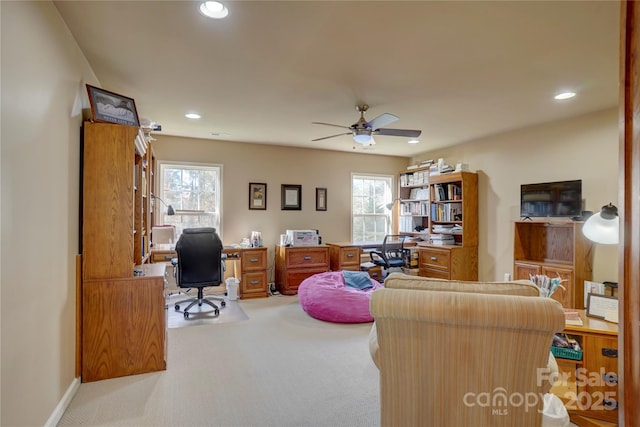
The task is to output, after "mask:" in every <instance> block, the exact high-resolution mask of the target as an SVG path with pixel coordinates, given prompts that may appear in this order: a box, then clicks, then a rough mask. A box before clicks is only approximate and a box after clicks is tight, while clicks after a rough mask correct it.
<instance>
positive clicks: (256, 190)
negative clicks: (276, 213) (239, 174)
mask: <svg viewBox="0 0 640 427" xmlns="http://www.w3.org/2000/svg"><path fill="white" fill-rule="evenodd" d="M249 209H253V210H266V209H267V184H265V183H263V182H250V183H249Z"/></svg>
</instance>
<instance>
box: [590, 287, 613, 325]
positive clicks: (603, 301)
mask: <svg viewBox="0 0 640 427" xmlns="http://www.w3.org/2000/svg"><path fill="white" fill-rule="evenodd" d="M586 314H587V316H589V317H595V318H598V319H604V320H609V321H612V322H616V323H617V322H618V297H612V296H609V295H600V294H592V293H590V294H589V295H588V297H587V311H586Z"/></svg>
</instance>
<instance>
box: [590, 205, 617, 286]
mask: <svg viewBox="0 0 640 427" xmlns="http://www.w3.org/2000/svg"><path fill="white" fill-rule="evenodd" d="M619 229H620V224H619V218H618V208H617V207H615V206H614V205H613V204H611V203H609V204H608V205H606V206H603V207H602V209H601V210H600V212H598V213H597V214H595V215H592V216H590V217H589V219H587V221H586V222H585V223H584V225H583V226H582V234H584V236H585V237H586V238H587V239H589V240H591V241H592V242H596V243H600V244H603V245H615V244H617V243H618V237H619ZM603 284H604V285H605V286H606V287H608V288H610V289H611V295H613V294H614V289H615V288H617V287H618V283H617V282H604V283H603Z"/></svg>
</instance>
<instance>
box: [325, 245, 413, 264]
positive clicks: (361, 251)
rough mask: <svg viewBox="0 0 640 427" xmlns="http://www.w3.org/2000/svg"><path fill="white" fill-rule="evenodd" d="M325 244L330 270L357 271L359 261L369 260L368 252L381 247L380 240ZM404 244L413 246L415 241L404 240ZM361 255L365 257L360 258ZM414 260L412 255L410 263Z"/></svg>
mask: <svg viewBox="0 0 640 427" xmlns="http://www.w3.org/2000/svg"><path fill="white" fill-rule="evenodd" d="M327 246H329V257H330V268H331V270H332V271H340V270H352V271H358V270H360V264H361V263H363V262H369V261H370V258H369V252H371V251H379V250H381V249H382V242H332V243H327ZM404 246H405V248H414V247H416V246H417V243H416V242H405V243H404ZM361 257H363V258H365V259H364V260H361V259H360V258H361ZM414 261H415V260H414V259H413V256H412V257H411V262H412V264H413V263H414ZM416 265H417V262H416ZM412 267H413V265H412Z"/></svg>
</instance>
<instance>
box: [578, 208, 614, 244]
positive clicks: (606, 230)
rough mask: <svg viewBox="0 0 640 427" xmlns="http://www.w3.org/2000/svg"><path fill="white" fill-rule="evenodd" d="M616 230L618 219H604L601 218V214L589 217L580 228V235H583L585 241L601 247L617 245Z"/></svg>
mask: <svg viewBox="0 0 640 427" xmlns="http://www.w3.org/2000/svg"><path fill="white" fill-rule="evenodd" d="M618 230H619V220H618V217H617V216H616V217H615V218H612V219H605V218H603V217H602V215H601V212H598V213H597V214H594V215H592V216H590V217H589V219H587V221H586V222H585V223H584V225H583V226H582V234H584V235H585V237H586V238H587V239H589V240H591V241H594V242H596V243H601V244H603V245H615V244H617V243H618V233H619V232H618Z"/></svg>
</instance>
